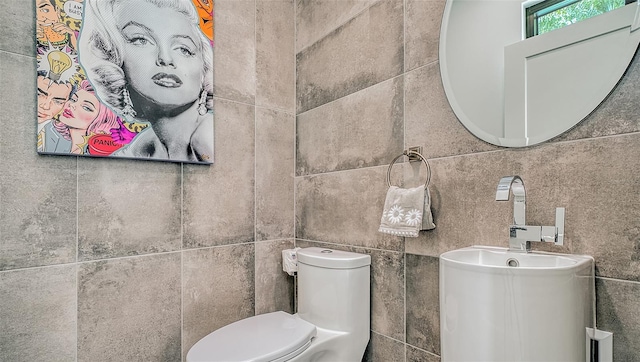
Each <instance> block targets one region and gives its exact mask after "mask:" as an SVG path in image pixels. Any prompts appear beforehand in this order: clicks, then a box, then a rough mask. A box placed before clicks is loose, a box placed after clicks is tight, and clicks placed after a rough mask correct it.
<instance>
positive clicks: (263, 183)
mask: <svg viewBox="0 0 640 362" xmlns="http://www.w3.org/2000/svg"><path fill="white" fill-rule="evenodd" d="M293 157H294V116H293V115H291V114H288V113H284V112H281V111H273V110H269V109H262V108H257V109H256V171H255V172H256V191H255V192H256V240H274V239H285V238H293V236H294V231H293V227H294V216H293V190H294V187H293V173H294V170H293V169H294V164H293V163H294V160H293Z"/></svg>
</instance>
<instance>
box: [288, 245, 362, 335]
mask: <svg viewBox="0 0 640 362" xmlns="http://www.w3.org/2000/svg"><path fill="white" fill-rule="evenodd" d="M297 255H298V315H299V316H300V317H301V318H303V319H304V320H306V321H308V322H310V323H313V324H315V325H316V326H318V327H320V328H326V329H331V330H336V331H344V332H362V331H366V338H367V339H368V337H369V327H370V323H369V321H370V300H371V297H370V287H369V285H370V272H369V268H370V265H371V256H369V255H365V254H359V253H352V252H347V251H339V250H331V249H326V248H305V249H302V250H299V251H298V253H297Z"/></svg>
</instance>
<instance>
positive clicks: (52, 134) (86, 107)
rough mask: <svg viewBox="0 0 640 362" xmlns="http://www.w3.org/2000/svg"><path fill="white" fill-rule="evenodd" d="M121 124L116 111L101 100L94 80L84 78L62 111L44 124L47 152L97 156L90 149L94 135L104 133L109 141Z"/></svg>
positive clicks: (102, 134)
mask: <svg viewBox="0 0 640 362" xmlns="http://www.w3.org/2000/svg"><path fill="white" fill-rule="evenodd" d="M120 124H121V123H120V120H119V119H118V117H117V116H116V114H115V113H113V112H112V111H111V109H109V108H108V107H107V106H105V105H104V104H102V103H100V101H98V98H97V97H96V94H95V90H94V89H93V86H92V85H91V83H89V81H87V80H83V81H81V82H80V84H78V86H77V87H75V89H74V91H73V93H72V94H71V97H70V98H69V100H68V101H67V102H66V103H65V104H64V106H63V107H62V111H61V112H60V114H59V115H58V116H57V117H56V118H55V119H54V120H53V122H51V123H49V124H48V125H47V126H45V129H44V132H45V133H44V135H45V139H46V142H45V149H44V152H47V153H74V154H78V155H82V154H93V155H95V152H89V151H91V150H89V149H88V143H90V140H91V139H92V137H101V136H104V138H105V139H106V140H107V142H109V141H110V140H111V130H112V129H117V128H119V127H120ZM116 147H117V146H116ZM98 148H99V149H104V147H100V146H98ZM100 156H106V154H100Z"/></svg>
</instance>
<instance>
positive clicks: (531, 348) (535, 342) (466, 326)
mask: <svg viewBox="0 0 640 362" xmlns="http://www.w3.org/2000/svg"><path fill="white" fill-rule="evenodd" d="M593 278H594V276H593V258H592V257H590V256H584V255H570V254H550V253H549V254H546V253H519V252H510V251H508V250H507V249H506V248H497V247H486V246H473V247H468V248H463V249H458V250H453V251H449V252H446V253H444V254H442V255H441V256H440V335H441V358H442V361H443V362H449V361H451V362H453V361H455V362H467V361H509V362H513V361H532V362H533V361H536V362H542V361H544V362H551V361H562V362H568V361H571V362H582V361H585V356H586V346H585V333H586V331H585V328H586V327H593V325H594V301H595V300H594V289H593V288H594V279H593Z"/></svg>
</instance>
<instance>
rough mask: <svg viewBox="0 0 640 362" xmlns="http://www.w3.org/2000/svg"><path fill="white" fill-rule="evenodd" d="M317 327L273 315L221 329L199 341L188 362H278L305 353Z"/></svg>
mask: <svg viewBox="0 0 640 362" xmlns="http://www.w3.org/2000/svg"><path fill="white" fill-rule="evenodd" d="M315 335H316V326H314V325H313V324H311V323H309V322H307V321H305V320H303V319H301V318H300V317H298V316H297V315H291V314H289V313H285V312H282V311H280V312H273V313H267V314H261V315H257V316H255V317H251V318H246V319H243V320H240V321H237V322H235V323H231V324H229V325H227V326H225V327H222V328H220V329H218V330H216V331H214V332H212V333H210V334H208V335H207V336H205V337H204V338H202V339H201V340H200V341H198V342H197V343H196V344H195V345H194V346H193V347H191V349H190V350H189V353H188V354H187V362H218V361H219V362H223V361H224V362H230V361H238V362H240V361H242V362H275V361H286V360H288V359H290V358H293V357H295V356H297V355H298V354H300V353H302V352H303V351H304V350H305V349H307V347H309V345H310V344H311V339H312V338H313V337H315Z"/></svg>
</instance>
